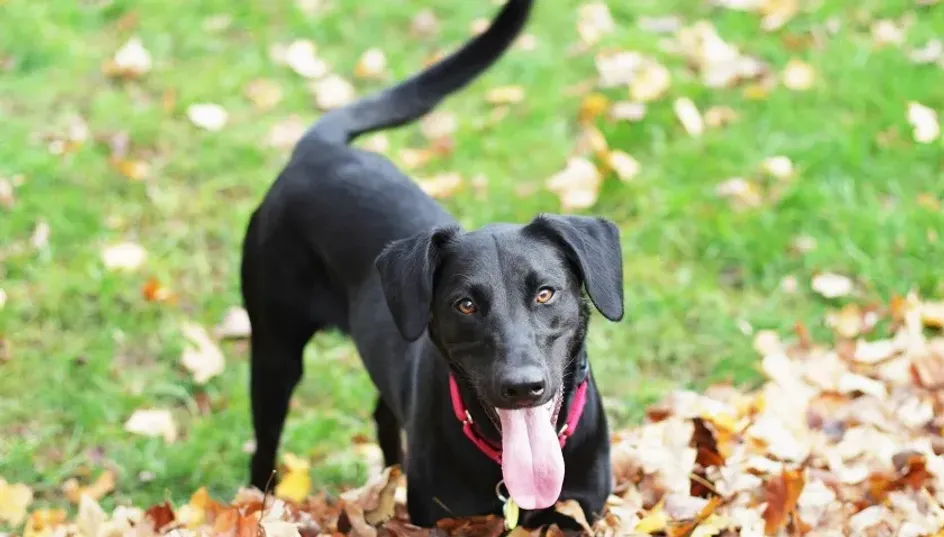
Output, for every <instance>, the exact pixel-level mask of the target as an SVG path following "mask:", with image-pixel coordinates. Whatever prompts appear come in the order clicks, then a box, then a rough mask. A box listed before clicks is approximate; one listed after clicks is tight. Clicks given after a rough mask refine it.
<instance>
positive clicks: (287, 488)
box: [275, 453, 311, 502]
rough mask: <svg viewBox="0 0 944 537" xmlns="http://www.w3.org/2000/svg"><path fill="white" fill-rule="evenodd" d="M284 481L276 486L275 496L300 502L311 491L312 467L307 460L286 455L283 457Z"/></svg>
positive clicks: (290, 454) (289, 454)
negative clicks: (310, 472) (310, 473)
mask: <svg viewBox="0 0 944 537" xmlns="http://www.w3.org/2000/svg"><path fill="white" fill-rule="evenodd" d="M282 467H283V469H282V479H281V481H279V484H278V485H276V486H275V496H276V497H277V498H283V499H286V500H292V501H294V502H300V501H302V500H303V499H305V496H308V493H309V492H310V491H311V476H310V475H309V471H310V470H311V465H310V464H309V463H308V461H307V460H305V459H303V458H301V457H299V456H297V455H294V454H292V453H286V454H284V455H283V456H282Z"/></svg>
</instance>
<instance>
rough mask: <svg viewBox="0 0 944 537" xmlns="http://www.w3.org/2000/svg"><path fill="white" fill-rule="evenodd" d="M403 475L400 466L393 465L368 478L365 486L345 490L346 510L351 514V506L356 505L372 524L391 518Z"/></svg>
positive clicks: (365, 519) (343, 495)
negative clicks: (395, 496)
mask: <svg viewBox="0 0 944 537" xmlns="http://www.w3.org/2000/svg"><path fill="white" fill-rule="evenodd" d="M402 476H403V473H402V472H401V470H400V468H399V467H398V466H391V467H389V468H386V469H385V470H384V471H383V473H381V474H380V475H378V476H375V477H374V478H372V479H370V480H368V481H367V483H366V484H365V485H364V486H363V487H361V488H359V489H354V490H349V491H347V492H344V493H343V494H341V500H342V501H343V502H344V507H343V508H344V510H345V511H347V512H348V515H349V516H350V515H351V508H352V507H355V508H356V509H355V511H359V513H358V514H359V515H361V516H362V517H363V520H364V522H366V523H367V524H369V525H371V526H377V525H379V524H381V523H382V522H385V521H387V520H390V519H391V518H393V516H394V513H395V509H394V508H395V499H394V495H395V492H396V489H397V485H398V484H399V482H400V480H401V478H402ZM352 518H353V517H352ZM352 522H353V520H352Z"/></svg>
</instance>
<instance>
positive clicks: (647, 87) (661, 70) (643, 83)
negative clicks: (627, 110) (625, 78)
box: [629, 61, 672, 103]
mask: <svg viewBox="0 0 944 537" xmlns="http://www.w3.org/2000/svg"><path fill="white" fill-rule="evenodd" d="M671 83H672V77H671V75H670V74H669V70H668V68H666V67H665V66H664V65H662V64H660V63H658V62H655V61H648V62H646V63H645V64H644V65H643V67H642V68H641V69H640V70H639V72H638V73H637V75H636V76H635V77H634V78H633V81H632V83H630V85H629V96H630V98H631V99H632V100H634V101H638V102H644V103H645V102H651V101H655V100H658V99H660V98H661V97H662V96H663V95H665V93H666V92H667V91H668V90H669V86H670V85H671Z"/></svg>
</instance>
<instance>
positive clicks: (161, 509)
mask: <svg viewBox="0 0 944 537" xmlns="http://www.w3.org/2000/svg"><path fill="white" fill-rule="evenodd" d="M144 516H145V518H147V519H149V520H150V521H151V527H152V528H154V531H155V532H160V531H161V529H163V528H165V527H167V526H169V525H170V524H171V523H173V522H174V520H176V517H175V516H174V508H173V507H172V506H171V505H170V503H169V502H168V501H166V500H165V501H164V503H161V504H158V505H154V506H151V508H149V509H148V510H147V511H145V512H144Z"/></svg>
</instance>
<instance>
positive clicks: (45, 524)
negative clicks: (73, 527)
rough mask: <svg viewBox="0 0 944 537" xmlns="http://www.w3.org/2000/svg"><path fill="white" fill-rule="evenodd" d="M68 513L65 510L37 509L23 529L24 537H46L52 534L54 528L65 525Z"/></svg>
mask: <svg viewBox="0 0 944 537" xmlns="http://www.w3.org/2000/svg"><path fill="white" fill-rule="evenodd" d="M67 516H68V513H67V512H66V510H65V509H37V510H35V511H33V512H32V513H30V516H29V518H28V519H27V520H26V526H24V528H23V537H40V536H42V537H45V536H47V535H51V534H52V530H53V529H54V528H59V527H60V526H61V525H62V524H64V523H65V521H66V517H67Z"/></svg>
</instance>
